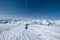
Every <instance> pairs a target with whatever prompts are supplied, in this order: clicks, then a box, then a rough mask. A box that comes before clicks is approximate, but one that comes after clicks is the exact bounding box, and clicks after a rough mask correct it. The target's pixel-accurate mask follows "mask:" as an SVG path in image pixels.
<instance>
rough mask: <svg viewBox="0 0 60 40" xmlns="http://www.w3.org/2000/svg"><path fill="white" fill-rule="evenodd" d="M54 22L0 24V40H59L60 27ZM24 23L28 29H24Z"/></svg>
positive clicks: (24, 21) (36, 21) (37, 21)
mask: <svg viewBox="0 0 60 40" xmlns="http://www.w3.org/2000/svg"><path fill="white" fill-rule="evenodd" d="M10 22H12V23H10ZM56 22H57V21H52V20H27V21H26V20H18V21H17V20H15V21H14V20H13V21H9V22H8V23H7V24H0V40H60V31H59V30H60V25H58V24H57V23H56ZM26 23H28V24H29V25H28V29H25V27H26V26H25V24H26ZM40 23H42V24H40ZM55 23H56V24H55ZM48 24H49V25H50V24H51V26H48ZM54 24H55V25H54Z"/></svg>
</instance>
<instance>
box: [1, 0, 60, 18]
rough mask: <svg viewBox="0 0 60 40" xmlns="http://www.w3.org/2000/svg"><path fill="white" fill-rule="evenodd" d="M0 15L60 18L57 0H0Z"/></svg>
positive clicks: (59, 4)
mask: <svg viewBox="0 0 60 40" xmlns="http://www.w3.org/2000/svg"><path fill="white" fill-rule="evenodd" d="M0 16H15V17H29V18H49V19H60V1H59V0H27V13H25V0H0Z"/></svg>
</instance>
